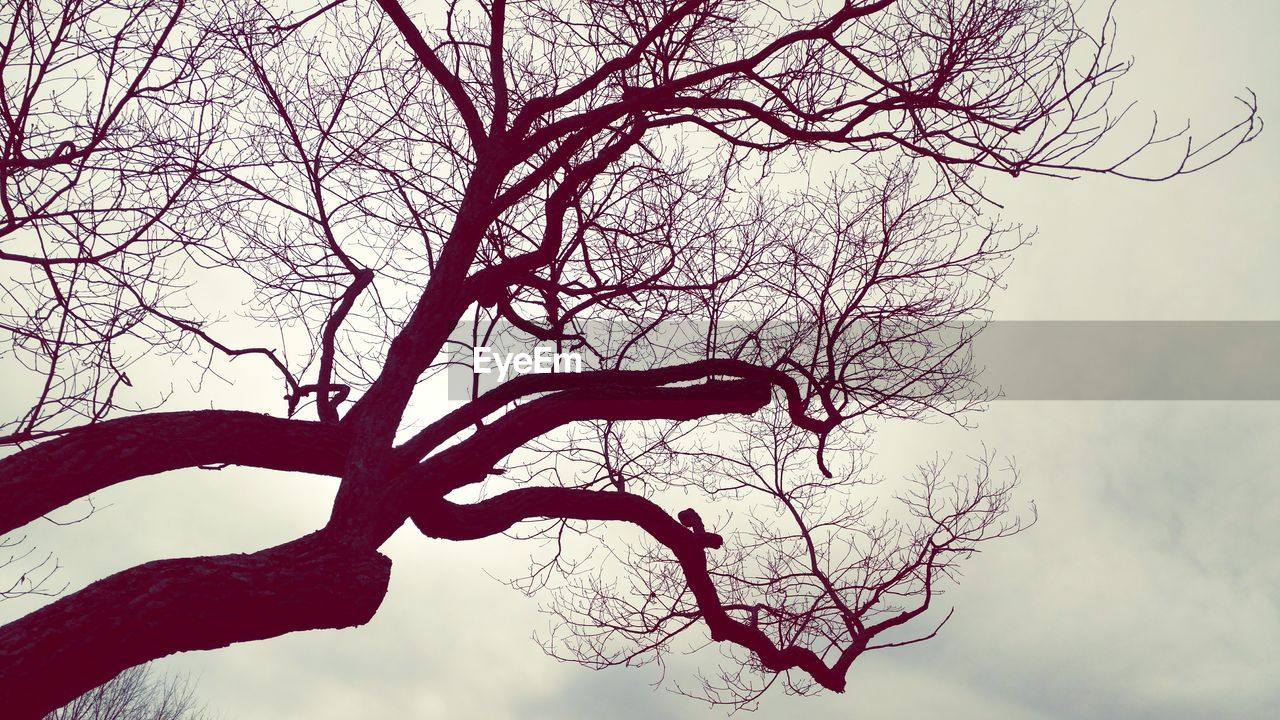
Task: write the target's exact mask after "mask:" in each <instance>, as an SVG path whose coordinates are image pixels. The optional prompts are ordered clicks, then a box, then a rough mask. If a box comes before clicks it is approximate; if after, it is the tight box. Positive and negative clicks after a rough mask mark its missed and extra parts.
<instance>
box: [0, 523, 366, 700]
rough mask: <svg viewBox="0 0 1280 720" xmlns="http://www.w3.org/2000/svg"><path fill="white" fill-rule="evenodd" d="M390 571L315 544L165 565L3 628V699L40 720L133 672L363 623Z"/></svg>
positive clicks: (318, 539)
mask: <svg viewBox="0 0 1280 720" xmlns="http://www.w3.org/2000/svg"><path fill="white" fill-rule="evenodd" d="M390 577H391V561H390V560H389V559H388V558H386V557H385V556H383V555H379V554H377V553H367V554H361V555H354V554H352V552H351V551H350V550H348V549H347V548H346V547H345V546H339V545H336V544H334V543H332V542H329V541H327V540H326V539H325V538H324V537H323V536H322V535H320V534H313V535H309V536H307V537H304V538H300V539H298V540H294V541H292V542H290V543H286V544H284V545H280V546H278V547H274V548H271V549H269V550H263V551H261V552H257V553H253V554H250V555H221V556H215V557H202V558H186V559H179V560H158V561H155V562H150V563H147V564H145V565H139V566H138V567H135V568H132V569H130V570H125V571H124V572H121V573H118V574H116V575H112V576H111V577H109V578H106V579H104V580H101V581H99V582H96V583H94V584H93V585H90V586H89V587H88V588H85V589H84V590H81V591H80V592H78V593H75V594H74V595H70V596H68V597H66V598H63V599H61V600H59V601H57V602H55V603H53V604H51V605H48V606H46V607H44V608H42V609H40V610H37V611H36V612H34V613H31V614H30V615H28V616H26V617H24V618H23V619H21V620H18V621H16V622H13V623H10V624H9V625H6V626H4V627H3V628H0V698H4V702H3V706H4V714H5V717H7V718H12V719H13V720H26V719H27V718H32V719H36V718H40V717H42V716H43V715H44V714H45V713H47V712H49V711H51V710H54V709H56V708H58V707H60V706H61V705H63V704H65V703H67V702H69V701H70V700H72V699H73V698H75V697H76V696H77V695H79V694H81V693H82V692H84V691H86V690H88V689H90V688H92V687H94V686H96V685H99V684H101V683H103V682H106V681H107V680H109V679H111V678H112V677H114V676H115V675H116V674H117V673H119V672H120V671H122V670H125V669H126V668H129V667H132V666H134V665H137V664H140V663H143V662H146V661H148V660H152V659H155V658H160V657H164V656H165V655H169V654H171V653H175V652H181V651H185V650H211V649H214V648H220V647H226V646H228V645H231V644H232V643H237V642H245V641H249V640H261V639H265V638H271V637H276V636H279V635H283V634H285V633H289V632H295V631H298V630H314V629H320V628H343V627H352V626H356V625H363V624H364V623H366V622H368V621H369V619H370V618H372V617H373V614H374V612H375V611H376V610H377V609H378V606H379V605H380V604H381V603H382V598H383V596H384V595H385V594H386V590H387V582H388V580H389V579H390Z"/></svg>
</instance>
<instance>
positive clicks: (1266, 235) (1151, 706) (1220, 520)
mask: <svg viewBox="0 0 1280 720" xmlns="http://www.w3.org/2000/svg"><path fill="white" fill-rule="evenodd" d="M1116 15H1117V17H1118V20H1119V23H1120V28H1119V45H1120V49H1121V54H1122V55H1132V56H1134V57H1135V59H1136V60H1137V67H1136V68H1135V69H1134V70H1133V72H1132V73H1131V74H1130V76H1129V77H1128V78H1127V79H1126V80H1124V81H1123V84H1122V85H1121V90H1122V94H1124V95H1126V96H1127V97H1131V98H1134V99H1138V100H1140V102H1141V106H1142V107H1143V108H1148V109H1158V110H1159V111H1160V113H1161V117H1162V118H1165V119H1167V120H1169V121H1170V122H1171V123H1175V124H1176V123H1180V122H1181V121H1182V120H1183V119H1186V118H1189V119H1191V120H1192V122H1193V123H1194V124H1195V126H1197V127H1199V128H1200V129H1201V131H1202V132H1207V131H1211V130H1217V129H1218V128H1219V127H1220V126H1222V124H1223V123H1226V122H1229V121H1232V120H1233V119H1234V118H1236V117H1238V106H1235V105H1233V104H1232V102H1233V101H1232V97H1233V96H1234V95H1236V94H1238V93H1240V92H1242V91H1243V90H1244V88H1245V87H1246V86H1249V87H1251V88H1253V89H1254V90H1255V91H1256V92H1257V94H1258V96H1259V99H1260V102H1261V105H1262V110H1263V115H1264V117H1277V115H1276V113H1274V111H1272V110H1271V109H1272V108H1276V107H1280V77H1278V75H1277V69H1278V68H1277V63H1278V62H1280V48H1278V47H1277V45H1276V41H1275V33H1276V32H1277V28H1280V8H1277V7H1276V5H1275V4H1273V3H1270V2H1262V1H1260V0H1253V1H1248V2H1246V1H1243V0H1241V1H1237V2H1229V1H1224V2H1216V3H1207V2H1191V1H1189V0H1180V1H1176V2H1156V1H1155V0H1120V2H1118V3H1117V9H1116ZM1278 167H1280V128H1275V129H1271V130H1269V131H1266V132H1264V133H1263V135H1262V137H1261V138H1260V139H1259V140H1257V141H1256V142H1255V143H1253V144H1252V145H1250V146H1248V147H1246V148H1244V149H1243V150H1242V151H1240V152H1239V154H1238V155H1237V156H1235V157H1232V158H1230V159H1228V160H1227V161H1226V162H1224V163H1222V164H1220V165H1218V166H1216V167H1214V168H1211V169H1209V170H1208V171H1206V172H1204V173H1202V174H1200V175H1197V176H1194V177H1190V178H1182V179H1179V180H1176V181H1173V182H1170V183H1162V184H1142V183H1132V182H1123V181H1119V180H1113V179H1109V178H1086V179H1083V180H1078V181H1075V182H1073V183H1062V182H1054V183H1048V182H1039V181H1022V180H1019V181H1018V182H1014V183H1010V182H1006V181H998V182H997V181H993V182H991V183H990V185H989V189H991V190H992V192H993V194H994V196H995V197H997V198H998V199H999V200H1000V201H1001V202H1003V203H1004V204H1005V205H1006V206H1007V210H1006V211H1005V213H1004V214H1005V216H1006V217H1007V218H1009V219H1011V220H1015V221H1019V222H1023V223H1025V224H1027V225H1029V226H1038V228H1039V235H1038V236H1037V239H1036V241H1035V243H1034V244H1033V245H1031V246H1030V247H1027V248H1025V249H1024V250H1023V251H1022V252H1021V254H1020V255H1019V256H1018V257H1017V258H1016V260H1015V262H1014V264H1013V266H1012V268H1011V269H1010V271H1009V272H1008V274H1007V275H1006V277H1005V279H1006V282H1007V285H1008V288H1007V290H1006V291H1004V292H1002V293H1000V294H999V295H997V297H996V298H995V300H994V302H993V304H992V306H991V307H992V309H993V310H994V312H995V318H996V319H1004V320H1011V319H1017V320H1083V319H1088V320H1280V283H1278V282H1277V281H1276V277H1275V276H1276V273H1277V268H1280V231H1278V230H1277V228H1280V172H1278V170H1277V168H1278ZM1155 370H1158V368H1157V369H1155ZM974 420H975V422H976V424H977V428H976V429H973V430H969V431H963V430H959V429H957V428H955V427H953V426H950V425H931V426H923V425H918V424H915V425H886V426H884V427H883V429H882V430H881V431H880V432H879V433H878V435H877V440H876V444H875V446H874V450H875V452H876V453H877V456H876V460H875V464H874V465H873V469H875V470H877V471H878V472H881V473H887V474H893V473H895V472H899V471H902V470H904V469H907V468H909V467H911V466H912V465H913V464H914V462H916V461H918V460H922V459H926V458H927V457H930V456H932V455H933V454H934V453H935V452H939V451H940V452H943V453H946V452H951V451H954V452H956V453H957V454H965V453H974V452H978V451H980V449H981V447H982V445H985V446H986V447H988V448H993V449H995V450H997V451H998V452H999V453H1001V454H1002V455H1010V456H1013V457H1015V458H1016V460H1017V465H1018V468H1019V470H1020V474H1021V478H1022V485H1021V488H1020V490H1019V496H1018V497H1019V499H1020V500H1022V501H1029V500H1034V501H1035V502H1036V504H1037V506H1038V507H1039V510H1040V522H1039V524H1038V525H1036V526H1035V527H1034V528H1033V529H1032V530H1031V531H1029V532H1027V533H1026V534H1024V535H1021V536H1019V537H1017V538H1015V539H1013V540H1010V541H1005V542H1001V543H996V544H993V546H992V547H991V548H990V549H989V550H988V551H987V552H985V553H984V554H982V555H980V556H977V557H975V558H974V559H973V560H971V561H970V562H969V564H968V565H967V571H966V574H965V577H964V578H963V581H962V583H961V584H960V586H959V587H958V588H956V589H954V590H953V591H951V592H949V593H948V594H947V596H946V597H945V598H944V600H945V601H946V602H945V604H946V605H953V606H954V607H955V608H956V615H955V617H954V618H953V619H952V621H951V622H950V623H949V624H948V626H947V627H946V628H945V629H944V631H943V633H942V634H941V636H940V637H939V638H937V639H936V640H933V641H931V642H928V643H925V644H922V645H917V646H913V647H910V648H905V649H901V650H888V651H881V652H878V653H872V654H870V655H868V656H866V657H864V658H862V659H860V660H859V661H858V662H857V663H856V664H855V666H854V669H853V671H852V673H851V676H850V683H849V689H848V691H847V692H846V693H845V694H843V695H834V694H826V695H823V696H820V697H817V698H808V699H797V698H789V697H786V696H785V695H783V694H781V693H778V694H775V695H771V696H769V697H768V698H766V700H765V702H764V703H763V704H762V706H761V708H760V709H759V710H758V711H757V714H756V717H758V718H761V720H765V719H769V720H772V719H775V718H794V717H807V718H814V719H816V720H824V719H827V718H832V719H834V718H841V719H846V718H881V717H893V718H908V719H912V718H928V717H947V718H955V719H958V720H968V719H970V718H973V719H978V718H981V719H983V720H1021V719H1027V720H1031V719H1037V720H1038V719H1049V718H1054V719H1063V720H1066V719H1085V718H1099V719H1104V718H1161V719H1163V720H1183V719H1188V720H1189V719H1191V718H1241V719H1246V718H1257V719H1259V720H1262V719H1264V718H1272V717H1280V612H1278V609H1277V598H1280V563H1277V562H1276V560H1275V557H1274V554H1275V552H1276V550H1277V548H1278V547H1280V472H1278V471H1277V470H1276V458H1275V449H1276V448H1280V403H1275V402H1115V401H1112V402H1043V401H1040V402H1011V401H1005V402H997V403H994V404H993V405H992V406H991V407H990V409H989V410H988V411H987V412H986V413H985V414H983V415H981V416H979V417H976V418H974ZM335 487H336V482H335V481H332V480H327V479H317V478H310V477H286V476H281V475H272V474H269V473H264V472H261V471H256V470H254V471H250V470H245V469H236V468H230V469H226V470H223V471H221V472H217V473H211V472H197V473H189V472H188V473H173V474H169V475H165V476H159V477H153V478H145V479H141V480H136V481H131V482H129V483H125V484H123V485H120V486H117V487H114V488H111V489H109V490H108V491H106V492H102V493H99V494H98V495H95V501H96V502H97V503H98V505H100V506H109V507H106V508H105V509H103V510H102V511H100V512H99V513H98V514H97V515H96V516H94V517H93V518H91V519H90V520H89V521H88V522H85V523H83V524H80V525H76V526H71V527H61V528H53V527H49V526H48V525H47V524H45V525H39V526H33V528H32V536H33V539H35V540H36V541H37V542H38V543H39V544H40V546H41V547H42V548H47V549H50V550H54V551H55V552H56V553H57V554H58V556H59V558H60V560H61V562H62V564H63V566H64V567H63V569H62V570H61V571H60V574H59V578H60V579H61V580H62V581H65V582H67V583H69V584H70V586H71V589H72V590H74V589H77V588H79V587H82V586H83V585H84V584H85V583H87V582H89V581H91V580H93V579H96V578H99V577H102V576H104V575H106V574H108V573H110V572H114V571H116V570H120V569H124V568H126V567H130V566H132V565H135V564H137V563H140V562H145V561H147V560H150V559H155V558H158V557H177V556H184V555H199V554H219V553H226V552H236V551H252V550H257V549H261V548H263V547H266V546H269V545H272V544H276V543H278V542H282V541H285V540H287V539H290V538H292V537H295V536H297V535H298V534H301V533H304V532H307V531H309V530H311V529H314V528H315V527H317V526H318V525H320V524H321V523H322V522H323V521H324V519H325V517H326V515H327V512H328V507H329V502H330V500H331V499H332V493H333V491H334V489H335ZM64 512H70V510H68V511H64ZM527 550H528V548H526V547H524V546H520V545H516V544H514V543H511V542H508V541H504V540H502V539H498V540H488V541H483V542H476V543H468V544H453V543H448V542H443V541H431V540H427V539H424V538H423V537H422V536H421V535H420V534H418V533H417V532H416V530H413V529H412V528H408V529H405V530H402V531H401V532H400V533H399V534H397V535H396V536H395V537H394V538H393V539H392V541H391V542H390V543H389V544H388V545H387V546H386V547H385V548H384V552H386V553H388V554H389V555H390V556H391V557H392V559H393V560H394V563H395V565H394V569H393V574H392V580H391V588H390V591H389V593H388V596H387V599H386V601H385V603H384V604H383V606H382V608H381V610H380V611H379V612H378V614H377V616H376V617H375V618H374V620H373V621H372V622H371V623H369V624H368V625H367V626H365V627H362V628H356V629H353V630H346V631H325V632H311V633H303V634H295V635H290V636H286V637H283V638H278V639H274V640H268V641H264V642H258V643H251V644H246V645H239V646H236V647H233V648H230V649H226V650H220V651H214V652H204V653H189V654H185V655H180V656H175V657H171V658H168V659H166V660H164V661H162V662H160V663H157V666H158V667H159V668H161V669H163V670H166V671H184V672H191V673H193V674H195V675H197V676H198V677H199V681H200V685H199V695H200V697H201V698H202V699H203V700H205V701H207V702H208V703H209V705H210V706H211V708H212V709H215V710H216V711H218V713H219V714H220V716H221V717H223V718H226V719H227V720H257V719H263V720H266V719H289V718H314V719H315V720H340V719H348V718H378V719H381V718H397V719H398V718H458V719H460V720H465V719H472V718H474V719H477V720H478V719H480V718H485V719H490V718H492V719H493V720H504V719H507V718H511V719H513V720H514V719H517V718H519V719H520V720H536V719H540V718H548V719H550V718H569V719H574V720H576V719H578V718H581V719H583V720H586V719H587V718H599V717H617V718H719V717H724V715H725V711H724V710H723V709H718V708H708V707H707V706H706V705H705V704H702V703H699V702H696V701H693V700H689V699H686V698H683V697H680V696H677V695H674V694H672V693H670V692H668V691H666V690H663V689H658V690H655V689H653V688H652V687H651V686H650V683H652V682H653V681H654V680H655V675H654V673H652V672H649V671H647V670H639V671H637V670H620V671H608V672H598V673H597V672H592V671H589V670H584V669H582V668H579V667H577V666H573V665H567V664H562V663H559V662H557V661H555V660H552V659H550V658H549V657H547V656H545V655H544V654H543V653H542V652H541V650H540V648H539V647H538V646H537V645H536V644H535V643H534V642H533V641H532V640H531V639H530V635H531V633H532V632H533V631H534V630H536V629H540V628H542V627H543V626H544V624H545V620H544V618H543V617H542V616H540V615H539V614H538V613H537V604H536V601H533V600H528V599H526V598H524V597H523V596H521V595H519V594H517V593H515V592H513V591H511V590H509V589H507V588H505V587H503V586H502V585H500V584H499V583H498V582H496V581H494V580H493V579H492V578H490V577H489V576H488V575H486V573H485V570H486V569H487V570H489V571H491V572H495V573H497V574H501V573H502V572H503V571H504V570H512V569H519V568H520V567H522V566H523V565H524V563H525V558H526V553H527ZM31 607H32V604H31V603H29V602H25V603H24V601H14V602H11V603H5V604H4V605H0V620H7V619H10V618H12V617H13V616H14V615H16V614H21V613H25V612H27V611H29V610H30V609H31ZM696 660H697V658H693V661H694V662H696ZM683 663H684V661H683V660H682V661H680V662H679V663H677V664H673V665H672V667H671V668H670V672H669V675H670V676H671V677H673V678H677V679H680V678H682V679H684V680H686V681H689V680H691V675H690V674H689V672H688V669H687V668H686V667H684V666H683ZM677 665H679V666H677Z"/></svg>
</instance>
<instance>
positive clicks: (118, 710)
mask: <svg viewBox="0 0 1280 720" xmlns="http://www.w3.org/2000/svg"><path fill="white" fill-rule="evenodd" d="M208 717H209V716H208V714H207V713H205V711H204V709H203V708H202V707H200V706H199V704H198V703H197V702H196V699H195V688H194V687H193V686H192V684H191V683H190V682H189V681H188V680H187V679H186V678H185V677H174V676H170V677H156V676H155V673H154V672H153V670H152V669H151V666H150V665H137V666H134V667H131V668H129V669H127V670H125V671H124V672H122V673H120V674H119V675H117V676H115V677H113V678H111V679H110V680H108V681H107V682H106V683H104V684H102V685H100V686H99V687H96V688H94V689H92V690H90V691H89V692H87V693H85V694H83V695H81V696H80V697H78V698H76V699H75V700H72V701H71V702H70V703H68V704H67V705H65V706H64V707H61V708H58V709H57V710H55V711H54V712H51V713H49V714H48V715H45V717H44V720H205V719H206V718H208Z"/></svg>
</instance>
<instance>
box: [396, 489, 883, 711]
mask: <svg viewBox="0 0 1280 720" xmlns="http://www.w3.org/2000/svg"><path fill="white" fill-rule="evenodd" d="M410 517H411V518H412V519H413V522H414V524H415V525H417V526H418V529H419V530H421V531H422V533H423V534H425V535H428V536H430V537H438V538H445V539H449V540H471V539H476V538H481V537H487V536H490V535H495V534H497V533H500V532H503V531H505V530H508V529H509V528H511V527H512V526H513V525H515V524H516V523H518V522H521V521H523V520H530V519H535V518H564V519H573V520H603V521H608V520H614V521H622V522H629V523H632V524H634V525H636V526H638V527H640V528H641V529H642V530H644V531H645V532H647V533H648V534H649V535H650V536H651V537H653V539H654V540H657V541H658V542H660V543H662V544H663V545H665V546H666V547H667V548H668V549H669V550H671V552H672V554H673V555H675V557H676V560H677V561H678V562H679V563H680V567H681V569H682V571H683V572H684V576H685V580H686V581H687V582H688V583H689V590H690V591H691V592H692V593H693V595H694V598H695V599H696V600H697V602H698V609H699V610H700V611H701V613H702V618H703V620H704V621H705V622H706V623H707V629H708V630H709V631H710V633H711V639H712V640H715V641H720V642H725V641H727V642H731V643H734V644H735V645H739V646H741V647H743V648H746V649H747V650H750V651H751V652H753V653H755V655H756V657H757V658H759V660H760V663H761V664H762V665H764V667H766V668H768V669H770V670H772V671H774V672H785V671H787V670H792V669H798V670H801V671H803V672H805V673H807V674H808V675H809V676H810V677H812V678H813V679H814V680H816V681H817V682H818V683H819V684H821V685H822V686H823V687H825V688H827V689H829V690H834V691H836V692H843V691H844V687H845V673H846V672H847V671H848V669H849V666H850V665H851V664H852V663H853V661H854V659H855V658H857V657H858V656H859V655H860V654H862V652H863V650H864V649H865V648H866V644H867V641H868V640H869V639H870V635H864V636H855V637H854V638H853V642H852V644H851V645H850V646H849V647H848V648H846V649H845V650H844V651H843V652H842V653H840V655H839V656H838V657H837V659H836V661H835V662H834V663H833V664H831V665H830V666H828V665H827V663H826V662H825V661H824V660H823V659H822V658H821V657H819V656H818V655H817V654H816V653H814V652H813V651H812V650H810V649H808V648H805V647H800V646H798V645H788V646H784V647H778V646H777V645H775V644H774V643H773V641H772V640H771V639H770V638H769V636H768V635H766V634H765V633H764V632H762V631H761V630H759V629H758V628H755V627H752V626H751V625H748V624H746V623H743V622H740V621H738V620H735V619H733V618H732V617H730V616H729V614H728V612H727V610H726V608H725V606H724V604H723V602H722V601H721V600H720V596H719V594H718V593H717V591H716V587H715V582H714V581H713V580H712V579H711V574H710V572H709V571H708V568H707V555H706V550H707V547H708V545H709V543H708V542H707V539H706V537H705V536H706V535H707V533H697V532H695V531H693V530H690V529H688V528H686V527H685V526H683V525H681V524H680V523H679V522H678V521H677V520H676V519H675V518H673V517H671V516H670V515H669V514H667V512H666V511H665V510H663V509H662V508H661V507H660V506H658V505H657V504H656V503H654V502H653V501H651V500H648V499H646V498H643V497H640V496H639V495H633V494H630V493H618V492H603V491H597V490H581V489H577V488H548V487H538V488H520V489H517V490H512V491H510V492H506V493H503V494H501V495H498V496H496V497H493V498H490V499H488V500H482V501H480V502H478V503H475V504H472V505H460V504H457V503H452V502H449V501H448V500H445V499H443V498H425V499H423V500H422V502H421V504H420V505H419V506H418V509H417V510H416V511H415V512H414V513H413V514H412V515H411V516H410Z"/></svg>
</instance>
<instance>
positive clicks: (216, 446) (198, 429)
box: [0, 410, 350, 534]
mask: <svg viewBox="0 0 1280 720" xmlns="http://www.w3.org/2000/svg"><path fill="white" fill-rule="evenodd" d="M349 445H350V441H349V439H348V433H347V431H346V430H345V429H343V428H340V427H337V426H333V425H325V424H321V423H315V422H305V421H302V420H283V419H280V418H274V417H270V416H267V415H259V414H257V413H249V412H235V411H227V410H197V411H191V412H173V413H154V414H150V415H139V416H135V417H127V418H121V419H119V420H108V421H106V422H102V423H98V424H96V425H89V426H86V427H83V428H79V429H76V430H72V431H70V432H68V433H67V434H66V435H63V436H62V437H60V438H57V439H54V440H49V441H47V442H44V443H41V444H39V445H36V446H35V447H32V448H30V449H27V450H23V451H22V452H19V453H17V454H16V455H11V456H9V457H7V458H4V459H3V460H0V497H3V498H5V501H4V502H3V503H0V534H3V533H7V532H9V531H11V530H13V529H15V528H19V527H22V526H23V525H26V524H27V523H29V522H31V521H32V520H35V519H37V518H39V517H40V516H41V515H44V514H45V513H48V512H50V511H52V510H56V509H57V508H59V507H61V506H63V505H65V504H67V503H69V502H71V501H73V500H76V499H78V498H82V497H84V496H86V495H88V494H90V493H92V492H95V491H97V490H102V489H103V488H106V487H110V486H112V485H114V484H116V483H118V482H123V481H125V480H131V479H133V478H136V477H142V476H144V475H155V474H156V473H162V472H166V471H169V470H177V469H180V468H189V467H197V466H199V465H210V464H217V463H226V464H231V465H248V466H251V467H260V468H267V469H271V470H284V471H291V472H305V473H315V474H319V475H337V474H338V473H340V472H341V471H342V462H343V460H344V459H345V457H346V455H347V448H348V447H349Z"/></svg>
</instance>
